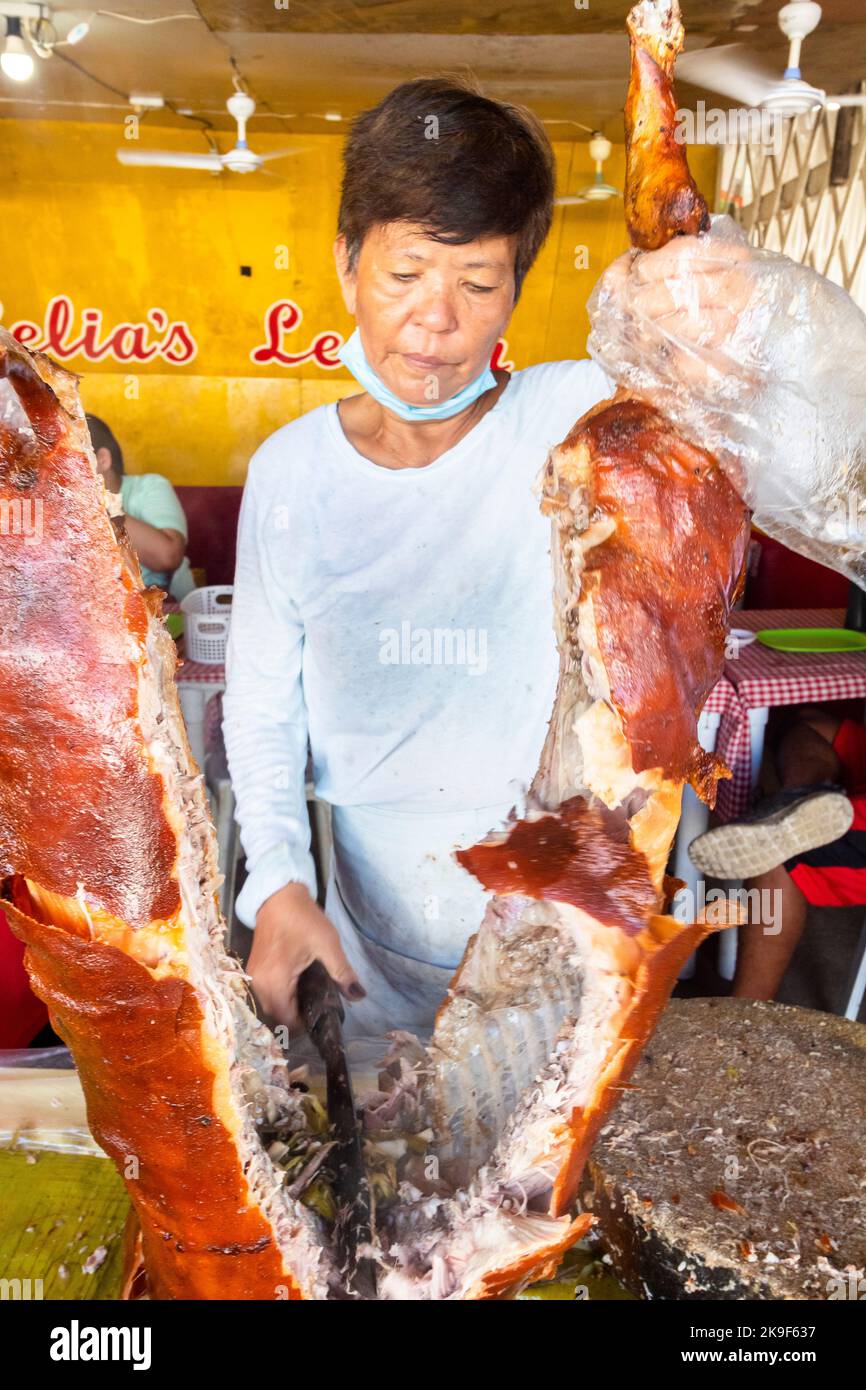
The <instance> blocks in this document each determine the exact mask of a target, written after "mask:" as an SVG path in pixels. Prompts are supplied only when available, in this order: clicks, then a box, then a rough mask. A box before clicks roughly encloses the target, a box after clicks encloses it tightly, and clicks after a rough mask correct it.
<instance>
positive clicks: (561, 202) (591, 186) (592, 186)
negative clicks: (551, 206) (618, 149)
mask: <svg viewBox="0 0 866 1390" xmlns="http://www.w3.org/2000/svg"><path fill="white" fill-rule="evenodd" d="M612 149H613V146H612V145H611V143H610V141H609V140H608V139H607V138H606V137H605V136H604V135H602V133H601V131H600V130H594V131H593V132H592V139H591V140H590V142H589V155H590V159H593V160H594V161H595V176H594V178H593V180H592V183H588V184H585V185H584V187H583V188H579V189H578V190H577V192H576V193H566V194H565V195H564V196H563V197H562V198H557V199H556V200H555V201H556V206H557V207H573V206H574V205H575V204H577V203H603V202H606V201H607V199H608V198H621V197H622V193H621V192H620V191H619V189H618V188H614V186H613V184H612V183H605V179H604V167H603V166H604V161H605V160H606V159H607V158H608V156H609V154H610V152H611V150H612Z"/></svg>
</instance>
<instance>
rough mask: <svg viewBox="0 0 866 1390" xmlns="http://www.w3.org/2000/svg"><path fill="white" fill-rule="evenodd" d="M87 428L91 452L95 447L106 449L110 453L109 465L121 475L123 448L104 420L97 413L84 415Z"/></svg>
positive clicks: (94, 450)
mask: <svg viewBox="0 0 866 1390" xmlns="http://www.w3.org/2000/svg"><path fill="white" fill-rule="evenodd" d="M84 418H85V420H86V421H87V428H88V429H89V430H90V442H91V444H92V445H93V452H94V453H96V450H97V449H107V450H108V452H109V453H110V454H111V466H112V468H113V469H114V471H115V473H119V474H120V475H121V477H122V476H123V450H122V449H121V447H120V445H119V444H118V442H117V440H116V439H115V437H114V432H113V431H112V430H111V429H109V427H108V425H106V423H105V421H104V420H100V418H99V416H98V415H85V417H84Z"/></svg>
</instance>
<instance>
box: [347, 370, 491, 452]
mask: <svg viewBox="0 0 866 1390" xmlns="http://www.w3.org/2000/svg"><path fill="white" fill-rule="evenodd" d="M496 379H497V384H496V386H495V387H491V389H490V390H489V391H485V393H484V395H483V396H479V397H478V400H477V401H473V403H472V405H470V406H467V408H466V409H465V410H461V412H460V414H459V415H452V417H451V419H450V420H401V419H400V417H399V415H394V414H392V412H391V411H390V410H386V409H385V407H384V406H382V405H380V404H379V402H378V401H377V400H374V398H373V397H372V396H370V395H367V393H366V392H365V393H364V394H363V395H361V396H349V397H347V398H346V399H345V400H342V401H340V402H339V405H338V407H337V408H338V411H339V415H340V424H341V425H342V427H343V433H344V434H345V436H346V438H347V439H348V441H349V443H350V444H351V445H352V446H353V447H354V448H355V449H357V451H358V453H359V454H363V455H364V457H365V458H367V459H370V461H371V462H372V463H377V464H379V466H380V467H382V468H426V467H427V465H428V464H429V463H434V462H435V460H436V459H438V458H440V457H441V456H442V454H447V452H448V450H449V449H453V448H454V446H455V444H459V442H460V440H461V439H463V438H464V436H465V435H467V434H468V433H469V431H470V430H472V429H474V428H475V426H476V425H477V424H478V422H479V420H481V419H482V418H483V417H484V416H485V415H486V414H487V412H488V410H491V409H492V407H493V406H494V405H495V404H496V402H497V401H498V400H499V397H500V396H501V395H502V392H503V391H504V390H505V388H506V386H507V385H508V382H509V380H510V378H509V375H508V373H507V372H503V371H497V373H496Z"/></svg>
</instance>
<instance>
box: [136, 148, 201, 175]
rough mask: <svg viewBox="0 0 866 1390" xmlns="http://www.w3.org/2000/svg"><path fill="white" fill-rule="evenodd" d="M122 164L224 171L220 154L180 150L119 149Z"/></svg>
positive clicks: (154, 167)
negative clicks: (193, 152)
mask: <svg viewBox="0 0 866 1390" xmlns="http://www.w3.org/2000/svg"><path fill="white" fill-rule="evenodd" d="M116 154H117V158H118V160H119V161H120V163H121V164H132V165H138V166H139V167H141V168H150V169H209V170H211V171H212V172H213V173H215V174H219V173H221V171H222V167H223V166H222V163H221V161H220V157H219V155H218V154H183V153H182V152H181V151H180V150H117V151H116Z"/></svg>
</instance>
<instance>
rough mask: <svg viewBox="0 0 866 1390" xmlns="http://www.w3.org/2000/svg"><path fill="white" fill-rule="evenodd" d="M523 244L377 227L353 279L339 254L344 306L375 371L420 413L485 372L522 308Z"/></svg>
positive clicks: (339, 251) (401, 225)
mask: <svg viewBox="0 0 866 1390" xmlns="http://www.w3.org/2000/svg"><path fill="white" fill-rule="evenodd" d="M515 250H516V238H515V237H505V236H501V237H485V238H484V239H483V240H481V241H470V242H466V243H465V244H464V245H462V246H448V245H445V244H444V243H443V242H441V241H434V240H432V239H431V238H430V237H429V236H426V235H425V234H424V232H423V231H422V230H421V229H420V228H419V227H416V226H412V225H411V224H409V223H406V222H384V223H380V224H379V225H378V226H375V227H373V228H372V230H371V231H370V232H368V233H367V236H366V237H365V238H364V242H363V244H362V246H361V251H360V254H359V256H358V262H357V265H356V267H355V270H354V271H353V272H350V271H349V269H348V265H347V259H346V252H345V245H344V243H343V239H342V238H338V240H337V243H336V246H335V254H336V258H337V273H338V274H339V276H340V284H341V285H342V288H343V298H344V299H345V301H346V308H347V309H348V310H349V313H350V314H354V316H355V319H356V321H357V324H358V328H359V329H360V331H361V338H362V340H363V344H364V351H365V352H366V354H367V360H368V362H369V363H370V366H371V367H372V368H373V370H374V371H375V372H376V373H377V375H378V376H380V377H381V378H382V380H383V381H384V382H385V384H386V386H389V387H390V388H391V390H392V391H394V392H395V394H396V395H398V396H399V397H400V399H401V400H404V401H406V402H407V403H408V404H410V405H431V404H434V403H435V402H437V401H446V400H450V398H451V397H452V396H453V395H455V394H456V393H457V392H458V391H459V390H461V389H462V387H464V386H466V385H467V384H468V383H469V382H470V381H474V380H475V378H476V377H477V376H480V374H481V373H482V372H483V370H484V368H485V366H486V365H487V363H488V362H489V360H490V354H491V353H492V351H493V349H494V347H495V345H496V342H497V339H498V338H500V337H501V336H502V333H503V332H504V330H505V328H506V326H507V324H508V320H509V318H510V317H511V311H512V309H513V308H514V257H515Z"/></svg>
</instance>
